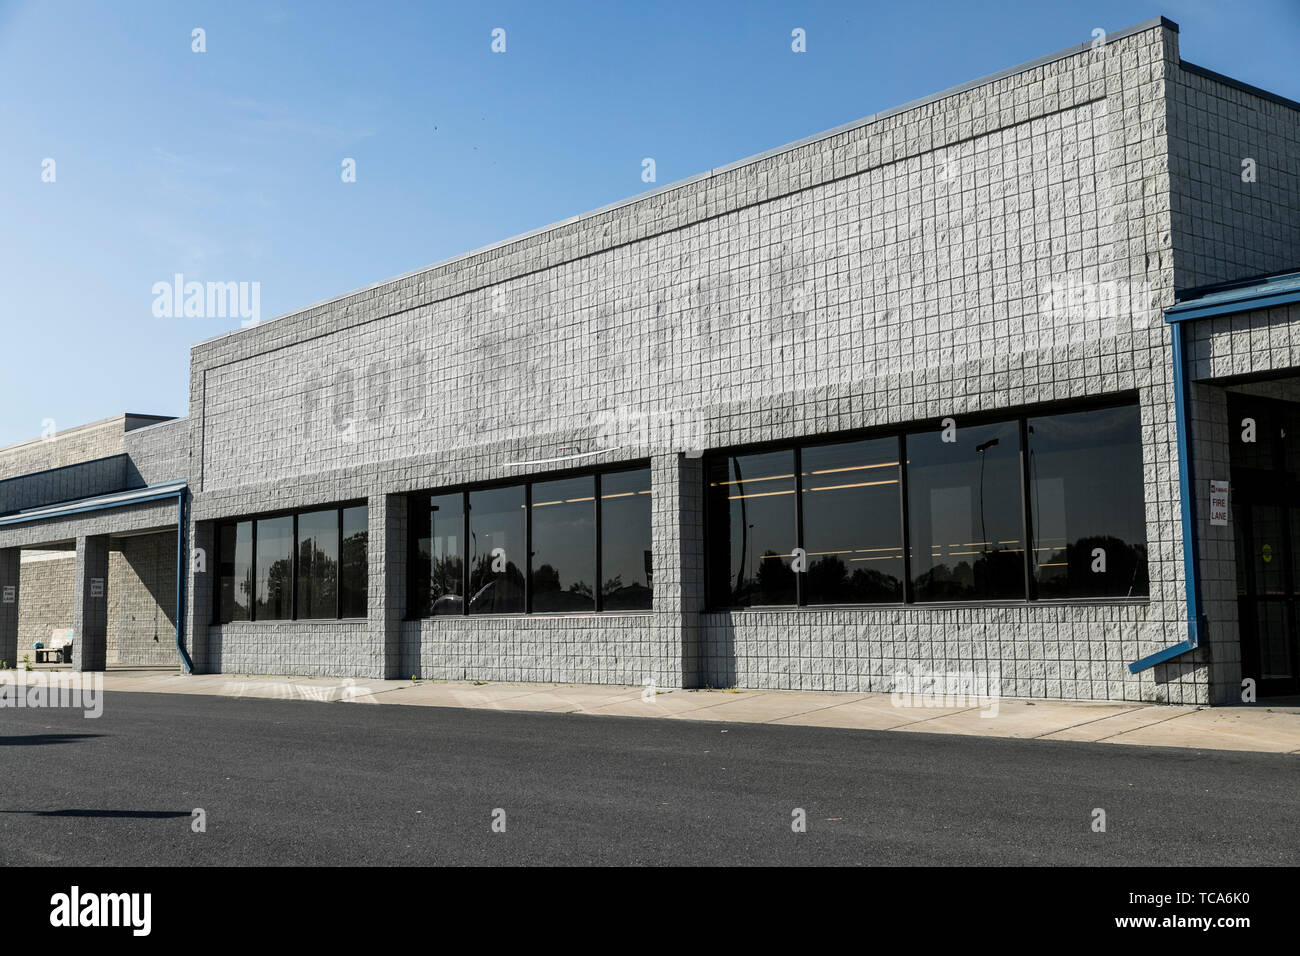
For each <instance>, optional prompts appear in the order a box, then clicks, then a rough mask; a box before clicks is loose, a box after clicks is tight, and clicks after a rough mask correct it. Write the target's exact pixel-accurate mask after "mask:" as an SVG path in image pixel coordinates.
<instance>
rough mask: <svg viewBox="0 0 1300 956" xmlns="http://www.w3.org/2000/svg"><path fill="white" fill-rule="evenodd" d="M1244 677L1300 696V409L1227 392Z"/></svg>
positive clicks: (1269, 690)
mask: <svg viewBox="0 0 1300 956" xmlns="http://www.w3.org/2000/svg"><path fill="white" fill-rule="evenodd" d="M1228 427H1229V429H1230V442H1229V444H1230V447H1231V449H1232V451H1231V455H1230V466H1231V477H1230V479H1229V481H1230V482H1231V502H1232V521H1233V525H1234V527H1235V532H1236V534H1235V538H1236V552H1237V616H1238V621H1239V622H1240V629H1241V650H1242V676H1243V677H1250V678H1254V680H1255V681H1256V686H1257V688H1258V692H1259V696H1261V697H1273V696H1280V695H1289V694H1296V693H1300V646H1297V627H1298V623H1297V593H1298V592H1300V577H1298V576H1300V403H1297V402H1289V401H1281V400H1279V399H1272V398H1261V397H1256V396H1253V395H1246V394H1241V393H1235V392H1229V393H1228Z"/></svg>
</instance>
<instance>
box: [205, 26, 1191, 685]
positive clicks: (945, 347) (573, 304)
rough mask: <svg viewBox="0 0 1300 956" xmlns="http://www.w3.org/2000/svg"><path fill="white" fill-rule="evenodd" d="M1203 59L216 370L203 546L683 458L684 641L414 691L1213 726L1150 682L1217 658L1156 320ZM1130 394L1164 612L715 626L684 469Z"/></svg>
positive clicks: (878, 135)
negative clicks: (964, 704)
mask: <svg viewBox="0 0 1300 956" xmlns="http://www.w3.org/2000/svg"><path fill="white" fill-rule="evenodd" d="M1176 62H1177V44H1176V35H1175V34H1173V33H1172V32H1171V31H1170V30H1168V29H1166V28H1154V29H1151V30H1147V31H1143V32H1141V33H1138V34H1135V35H1133V36H1129V37H1126V38H1123V39H1119V40H1115V41H1114V42H1112V43H1109V44H1108V45H1107V46H1106V48H1105V49H1104V50H1103V51H1101V52H1100V53H1094V52H1086V53H1080V54H1077V55H1074V56H1070V57H1067V58H1065V59H1062V60H1057V61H1053V62H1050V63H1047V64H1045V65H1042V66H1039V67H1036V68H1033V69H1031V70H1028V71H1026V72H1023V73H1020V74H1018V75H1016V76H1012V77H1008V78H1005V79H1001V80H997V81H994V82H992V83H990V84H988V85H986V86H983V87H980V88H977V89H974V90H971V91H967V92H963V93H959V94H956V95H953V96H951V97H947V98H945V99H942V100H938V101H935V102H932V103H929V104H925V105H922V106H920V107H917V108H914V109H910V110H908V111H906V112H902V113H898V114H894V115H891V116H886V117H883V118H880V119H878V120H876V121H873V122H871V123H869V124H867V125H865V126H861V127H858V128H856V129H850V130H848V131H845V132H843V133H838V134H836V135H834V136H831V137H829V138H826V139H823V140H821V141H818V142H815V143H812V144H810V145H808V146H804V147H800V148H797V149H794V150H790V151H787V152H783V153H778V154H775V155H773V156H769V157H766V158H763V159H760V160H758V161H756V162H754V163H751V164H749V165H746V166H742V167H738V168H734V169H730V170H726V171H722V172H719V173H715V174H712V175H709V176H706V177H701V178H700V179H698V180H696V181H693V182H691V183H689V184H686V185H683V186H681V187H679V188H675V189H672V190H669V191H665V192H661V193H657V194H653V195H651V196H649V197H646V198H645V199H643V200H641V201H638V202H636V203H633V204H631V205H626V206H622V207H619V208H617V209H613V210H610V211H607V212H603V213H599V214H596V215H593V216H591V217H587V218H584V219H581V220H579V221H577V222H575V223H572V224H568V225H563V226H559V227H556V228H554V229H552V230H548V231H546V232H544V233H541V234H538V235H536V236H533V237H531V238H526V239H524V240H521V241H519V242H515V243H510V244H506V245H503V246H501V247H498V248H496V249H493V250H489V251H487V252H485V253H483V254H481V255H476V256H473V257H471V258H469V259H465V260H460V261H458V262H453V263H451V264H448V265H444V266H440V267H435V268H434V269H431V270H426V271H425V272H421V273H418V274H416V275H413V276H408V277H405V278H402V279H398V280H394V281H392V282H389V283H385V284H383V285H380V286H377V287H375V288H372V289H368V290H364V291H362V292H359V293H356V294H354V295H350V296H346V297H343V298H341V299H339V300H335V301H333V302H331V303H326V304H324V305H322V306H319V307H314V308H312V309H308V310H304V311H303V312H301V313H297V314H295V315H292V316H289V317H286V318H284V319H280V320H277V321H274V322H270V323H265V324H263V325H262V326H260V327H258V328H256V329H252V330H248V331H245V332H241V333H239V334H236V335H230V336H225V337H222V338H220V339H217V340H214V341H212V342H209V343H204V344H203V345H200V346H197V347H196V348H195V349H194V352H193V356H192V358H193V365H192V370H191V382H192V390H191V420H192V421H193V422H195V425H194V427H193V428H192V449H193V451H192V454H191V461H192V462H193V463H194V467H193V468H192V469H191V484H192V487H194V488H195V489H196V503H195V515H196V519H197V520H198V521H199V522H203V521H207V520H210V519H212V518H216V517H221V516H223V515H232V516H233V515H239V514H248V513H254V512H257V511H261V510H268V509H271V508H281V507H293V506H296V505H298V504H310V503H313V502H327V501H337V500H342V499H345V498H350V497H356V496H358V495H363V496H374V495H377V494H381V493H382V494H385V495H393V494H399V493H401V492H402V491H405V490H414V489H419V488H437V487H448V486H452V485H457V484H461V483H464V482H472V481H481V480H489V479H502V478H507V477H511V476H523V475H528V474H540V473H544V472H546V471H548V470H551V469H558V468H564V467H572V466H573V463H574V460H575V459H574V456H575V455H576V456H582V457H581V458H580V459H578V460H580V461H581V462H582V463H583V464H598V463H599V464H603V463H606V462H612V461H623V460H628V459H630V458H633V457H652V459H653V460H654V462H655V464H654V481H655V492H656V502H655V511H654V533H655V545H654V548H655V554H654V560H655V566H656V569H657V570H656V581H655V602H656V603H655V607H656V610H655V612H654V614H653V615H650V616H648V617H639V616H634V617H624V616H610V617H590V618H562V619H541V618H528V619H518V618H493V619H469V620H466V619H461V618H451V619H441V620H433V621H425V622H404V623H402V624H401V625H400V628H399V630H400V651H399V660H400V662H401V666H400V670H401V671H403V672H405V671H406V670H407V669H408V668H409V669H411V670H412V671H413V672H414V671H415V668H416V666H417V665H418V667H419V673H421V674H422V676H447V677H452V676H454V677H457V678H461V677H466V676H468V677H477V678H480V679H505V678H504V677H503V675H537V676H536V677H535V678H529V677H526V676H519V677H517V678H516V679H542V680H561V681H564V680H577V681H585V680H617V681H620V682H633V683H636V682H639V681H640V680H641V679H643V678H644V677H645V676H647V675H646V674H645V671H646V669H647V668H656V669H662V670H663V672H665V673H671V674H673V675H674V677H673V679H674V680H678V681H682V682H683V683H688V684H694V683H699V682H702V681H706V682H717V683H733V682H740V683H753V684H756V685H758V686H777V687H781V686H788V687H809V686H819V687H821V688H823V689H840V690H847V689H855V688H861V687H862V681H863V679H864V675H865V676H866V677H867V678H870V676H871V675H873V674H874V673H875V671H876V670H879V669H882V668H885V667H886V666H888V665H889V664H892V662H895V661H898V660H912V659H916V660H924V661H932V662H937V661H948V660H957V661H966V662H969V663H971V664H976V663H980V662H983V663H985V664H987V665H989V666H992V665H993V664H997V665H998V666H1002V665H1003V664H1005V665H1006V672H1007V674H1008V675H1009V676H1008V679H1009V680H1011V681H1012V682H1013V684H1014V687H1015V688H1017V689H1018V690H1022V691H1023V692H1025V693H1026V694H1028V695H1030V696H1080V697H1096V698H1127V699H1145V700H1157V699H1168V700H1173V701H1202V700H1204V699H1205V697H1206V695H1207V693H1208V690H1207V688H1208V671H1207V669H1206V666H1205V663H1204V662H1203V661H1200V660H1196V659H1193V660H1190V661H1189V660H1180V661H1176V662H1173V663H1171V664H1170V665H1167V666H1164V667H1162V668H1159V669H1157V670H1156V671H1154V672H1152V671H1148V672H1145V673H1143V674H1141V675H1138V676H1136V677H1133V676H1131V675H1129V674H1128V671H1127V666H1126V665H1127V663H1128V662H1129V661H1132V660H1134V659H1136V658H1137V657H1139V656H1142V655H1144V654H1147V653H1150V652H1151V651H1153V650H1155V649H1157V648H1159V647H1163V646H1165V645H1168V644H1172V643H1176V642H1177V641H1180V640H1182V639H1183V637H1184V636H1185V633H1186V612H1185V606H1184V602H1183V585H1182V567H1181V561H1180V555H1181V546H1182V541H1181V528H1180V526H1179V524H1178V521H1177V514H1178V482H1177V469H1176V460H1175V457H1174V448H1173V405H1172V399H1173V395H1172V390H1171V384H1172V374H1171V369H1170V366H1169V355H1168V339H1167V333H1166V330H1165V328H1164V325H1163V322H1162V320H1161V315H1160V311H1159V307H1160V306H1161V305H1163V304H1166V303H1168V302H1170V301H1172V295H1173V267H1172V260H1171V257H1170V249H1169V245H1170V238H1169V236H1170V212H1171V200H1170V180H1169V176H1168V173H1167V172H1166V171H1165V168H1164V167H1165V165H1166V164H1165V157H1166V155H1167V150H1168V140H1167V138H1166V136H1165V129H1166V116H1167V113H1168V107H1167V105H1166V103H1165V99H1164V96H1165V90H1166V87H1167V84H1166V80H1165V76H1166V74H1167V72H1168V71H1169V69H1170V68H1171V65H1172V64H1176ZM1121 392H1136V393H1137V394H1138V396H1139V400H1140V402H1141V404H1142V407H1143V412H1142V424H1143V432H1144V439H1145V441H1144V444H1145V452H1144V454H1145V456H1146V457H1145V460H1144V472H1145V475H1146V497H1147V526H1148V544H1149V549H1150V554H1151V566H1150V577H1151V582H1152V583H1151V589H1152V591H1151V600H1150V602H1149V603H1147V604H1139V605H1132V604H1097V605H1090V606H1084V607H1050V606H1024V605H1020V606H1016V607H964V608H952V609H936V608H903V609H891V610H889V611H879V610H869V609H867V610H852V611H844V612H835V613H829V612H822V611H815V610H798V611H782V612H775V611H774V612H745V613H733V614H709V615H700V614H699V613H698V612H699V610H700V609H701V607H702V605H703V589H702V552H701V536H700V518H699V513H700V510H701V501H700V495H701V494H702V487H701V483H702V478H701V476H700V475H699V474H698V462H697V461H695V460H693V459H686V460H685V461H686V462H693V464H684V463H683V464H679V462H678V460H677V454H676V453H677V452H679V451H686V450H690V449H691V448H700V447H714V448H716V447H726V446H733V445H744V444H747V443H752V442H759V441H769V440H773V439H782V438H794V437H806V436H814V435H821V434H832V433H835V432H838V431H842V430H846V429H855V428H863V427H870V426H877V425H906V424H911V423H919V422H926V421H933V420H937V419H938V418H939V417H941V416H944V415H954V416H961V415H963V414H968V413H971V412H975V411H985V410H994V409H1012V408H1019V407H1022V406H1025V405H1029V404H1034V403H1038V402H1048V401H1055V400H1062V399H1073V398H1078V397H1081V396H1086V395H1102V394H1116V393H1121ZM372 500H373V497H372ZM375 520H376V517H375V515H374V514H372V523H373V522H374V521H375ZM372 527H373V524H372ZM394 560H400V559H397V558H396V557H395V556H394ZM375 586H376V585H374V584H373V583H372V588H373V587H375ZM373 594H374V592H373V590H372V596H373ZM391 620H392V619H391V615H388V616H386V617H383V618H382V619H378V620H372V622H371V627H370V635H369V636H366V637H361V638H359V640H360V641H361V643H360V645H359V646H356V647H353V648H351V650H350V651H348V652H346V653H345V651H344V650H343V649H342V648H341V647H340V646H339V643H340V642H339V639H338V635H339V634H340V633H346V629H333V628H322V629H319V632H311V631H308V630H306V629H304V627H303V626H302V625H294V626H292V627H289V626H271V630H270V631H268V632H266V633H267V634H269V635H273V636H274V637H275V638H277V639H278V638H279V637H280V636H281V635H288V634H298V635H301V637H302V638H303V640H302V641H300V642H280V641H278V640H277V641H276V646H277V647H278V648H279V649H280V653H279V656H278V658H277V656H276V654H275V652H274V651H272V650H266V649H264V648H263V647H260V646H259V649H258V650H257V651H256V652H255V653H254V652H253V651H251V650H250V651H248V652H247V653H245V652H242V651H241V653H240V656H239V657H238V658H237V659H239V660H245V659H256V660H257V661H258V662H259V663H258V666H259V667H261V666H265V667H268V668H270V669H271V672H276V673H318V672H321V671H319V668H321V667H327V666H331V665H332V664H333V665H341V664H342V663H345V662H346V663H349V664H350V665H351V667H350V668H343V669H338V670H334V671H332V673H377V670H375V669H374V668H375V667H376V664H375V660H374V658H375V655H376V654H378V653H380V649H382V651H383V653H384V654H388V653H389V648H390V647H391V644H390V641H391V638H390V637H389V636H388V635H389V634H390V633H391V630H390V629H391ZM239 632H240V634H241V638H240V640H241V641H242V640H243V634H245V633H247V634H249V635H256V636H257V638H258V639H260V638H261V637H262V636H263V635H262V632H261V631H260V630H259V629H257V628H252V629H245V628H240V629H239ZM210 633H211V634H213V635H215V639H217V640H219V641H221V642H223V643H224V642H227V641H228V640H229V638H230V635H231V634H232V633H235V630H234V629H232V628H231V627H229V626H228V627H225V628H213V629H211V630H210ZM850 646H852V648H853V652H852V653H851V654H850V653H849V652H848V648H849V647H850ZM850 660H852V661H853V664H852V666H850V665H849V663H848V662H849V661H850ZM222 666H223V667H226V664H225V662H223V665H222ZM385 666H387V664H386V665H385ZM304 667H305V668H308V669H307V670H299V669H298V668H304ZM227 669H228V668H227ZM254 669H256V668H254ZM403 676H406V675H405V673H403ZM651 676H653V675H651ZM1009 692H1010V691H1009Z"/></svg>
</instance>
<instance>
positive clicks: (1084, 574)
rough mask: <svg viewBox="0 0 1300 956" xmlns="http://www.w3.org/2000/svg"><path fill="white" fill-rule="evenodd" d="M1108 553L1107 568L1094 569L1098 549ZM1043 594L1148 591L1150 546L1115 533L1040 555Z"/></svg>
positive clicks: (1132, 593) (1102, 594)
mask: <svg viewBox="0 0 1300 956" xmlns="http://www.w3.org/2000/svg"><path fill="white" fill-rule="evenodd" d="M1098 549H1100V550H1101V551H1103V552H1104V554H1105V566H1106V570H1105V571H1094V570H1093V567H1094V566H1095V565H1096V564H1097V557H1096V555H1095V554H1094V552H1095V551H1097V550H1098ZM1038 567H1039V577H1038V594H1039V597H1044V598H1055V597H1140V596H1143V595H1145V594H1147V593H1148V591H1149V589H1150V582H1149V581H1148V579H1147V547H1146V545H1145V544H1137V545H1132V544H1129V543H1128V542H1126V541H1123V540H1121V539H1119V538H1116V537H1114V536H1113V535H1095V536H1093V537H1088V538H1080V539H1079V540H1078V541H1075V542H1072V543H1070V544H1068V545H1066V547H1065V548H1064V549H1059V548H1058V549H1057V550H1055V551H1052V552H1051V553H1050V554H1048V553H1047V552H1045V551H1042V552H1041V553H1040V555H1039V564H1038Z"/></svg>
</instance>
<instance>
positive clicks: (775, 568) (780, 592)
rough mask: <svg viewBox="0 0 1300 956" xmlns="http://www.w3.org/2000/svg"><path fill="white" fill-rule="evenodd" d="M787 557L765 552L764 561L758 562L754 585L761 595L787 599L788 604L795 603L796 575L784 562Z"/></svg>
mask: <svg viewBox="0 0 1300 956" xmlns="http://www.w3.org/2000/svg"><path fill="white" fill-rule="evenodd" d="M786 557H787V555H784V554H777V553H776V552H775V551H772V550H770V549H769V550H767V551H764V552H763V555H762V559H761V560H760V561H759V562H758V574H756V575H755V576H754V584H755V585H756V588H757V591H758V593H759V594H762V595H764V596H770V597H786V596H787V595H788V598H787V603H790V604H793V603H794V588H795V573H794V569H793V568H791V567H790V565H789V564H788V563H786V561H784V560H782V559H783V558H786Z"/></svg>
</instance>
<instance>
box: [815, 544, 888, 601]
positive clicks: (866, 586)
mask: <svg viewBox="0 0 1300 956" xmlns="http://www.w3.org/2000/svg"><path fill="white" fill-rule="evenodd" d="M808 591H809V593H810V594H816V595H818V596H819V597H820V601H819V603H821V604H856V603H859V602H864V601H897V600H900V599H901V598H902V595H903V582H902V580H901V579H900V578H899V577H897V576H896V575H893V574H885V573H883V572H881V571H877V570H876V569H875V568H854V569H853V572H852V573H851V574H850V573H849V569H848V566H847V565H846V564H845V563H844V562H843V561H842V560H841V559H840V558H839V557H838V556H836V555H826V556H824V557H821V558H818V559H817V560H816V561H813V562H812V563H811V564H809V565H808Z"/></svg>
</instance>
